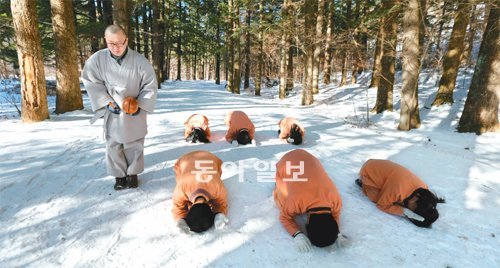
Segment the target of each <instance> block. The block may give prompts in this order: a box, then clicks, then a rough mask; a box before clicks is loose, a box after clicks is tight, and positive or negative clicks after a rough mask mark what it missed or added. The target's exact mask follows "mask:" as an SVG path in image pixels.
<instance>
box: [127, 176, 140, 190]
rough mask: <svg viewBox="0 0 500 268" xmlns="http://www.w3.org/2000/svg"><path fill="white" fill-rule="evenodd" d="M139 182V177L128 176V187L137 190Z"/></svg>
mask: <svg viewBox="0 0 500 268" xmlns="http://www.w3.org/2000/svg"><path fill="white" fill-rule="evenodd" d="M138 185H139V181H138V180H137V175H127V187H128V188H137V186H138Z"/></svg>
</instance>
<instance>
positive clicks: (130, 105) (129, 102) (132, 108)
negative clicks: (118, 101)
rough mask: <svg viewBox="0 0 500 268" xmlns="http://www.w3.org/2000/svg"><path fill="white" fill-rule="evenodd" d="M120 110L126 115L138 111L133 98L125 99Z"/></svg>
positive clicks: (137, 105)
mask: <svg viewBox="0 0 500 268" xmlns="http://www.w3.org/2000/svg"><path fill="white" fill-rule="evenodd" d="M122 110H123V111H124V112H125V113H126V114H130V115H133V114H135V113H137V111H138V110H139V104H138V103H137V100H136V99H135V98H134V97H126V98H125V100H124V101H123V105H122Z"/></svg>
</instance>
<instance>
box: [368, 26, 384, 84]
mask: <svg viewBox="0 0 500 268" xmlns="http://www.w3.org/2000/svg"><path fill="white" fill-rule="evenodd" d="M384 24H385V19H384V18H380V27H379V30H378V34H377V42H376V44H375V55H374V60H373V71H372V80H371V82H370V87H377V88H378V86H379V85H380V71H381V70H382V56H383V53H384V50H383V49H382V47H383V46H384V39H385V38H386V37H385V31H384Z"/></svg>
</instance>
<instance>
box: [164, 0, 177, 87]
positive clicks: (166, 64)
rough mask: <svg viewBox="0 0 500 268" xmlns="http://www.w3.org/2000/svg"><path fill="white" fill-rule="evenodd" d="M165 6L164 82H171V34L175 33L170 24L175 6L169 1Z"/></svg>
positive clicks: (166, 1)
mask: <svg viewBox="0 0 500 268" xmlns="http://www.w3.org/2000/svg"><path fill="white" fill-rule="evenodd" d="M163 6H164V9H163V12H164V15H163V18H164V22H163V28H164V29H163V31H164V37H163V40H164V41H165V43H164V45H163V46H162V48H164V49H165V55H164V58H165V62H164V64H163V65H164V67H163V80H170V58H171V54H170V52H171V46H172V44H171V39H170V33H171V32H173V31H171V28H172V27H170V25H171V24H170V21H171V18H170V14H171V9H172V6H174V4H173V3H171V2H170V1H168V0H165V4H164V5H163ZM174 7H175V6H174Z"/></svg>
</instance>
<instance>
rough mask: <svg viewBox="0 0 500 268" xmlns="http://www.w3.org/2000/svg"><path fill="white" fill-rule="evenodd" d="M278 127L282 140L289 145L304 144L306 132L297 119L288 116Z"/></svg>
mask: <svg viewBox="0 0 500 268" xmlns="http://www.w3.org/2000/svg"><path fill="white" fill-rule="evenodd" d="M278 126H279V130H278V137H279V138H280V139H286V141H287V142H288V143H292V144H295V145H299V144H302V141H303V140H304V135H305V134H306V130H305V128H304V127H303V126H302V125H301V124H300V123H299V121H298V120H297V119H295V118H293V117H288V116H287V117H285V118H283V119H281V120H280V121H279V122H278Z"/></svg>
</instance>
